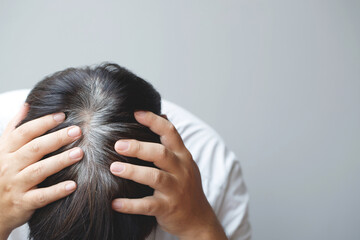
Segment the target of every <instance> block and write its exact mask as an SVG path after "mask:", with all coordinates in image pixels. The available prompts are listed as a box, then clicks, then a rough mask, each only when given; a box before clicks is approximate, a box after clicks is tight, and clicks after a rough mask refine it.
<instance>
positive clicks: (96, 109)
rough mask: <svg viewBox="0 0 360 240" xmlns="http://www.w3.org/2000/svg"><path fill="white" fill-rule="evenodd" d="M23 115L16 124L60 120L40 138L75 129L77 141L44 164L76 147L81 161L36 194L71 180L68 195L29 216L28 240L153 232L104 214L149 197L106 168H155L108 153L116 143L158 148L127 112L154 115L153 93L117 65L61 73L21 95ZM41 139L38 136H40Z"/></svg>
mask: <svg viewBox="0 0 360 240" xmlns="http://www.w3.org/2000/svg"><path fill="white" fill-rule="evenodd" d="M26 102H27V103H29V105H30V109H29V112H28V115H27V117H26V118H25V119H24V120H23V121H22V123H21V124H23V123H25V122H27V121H30V120H33V119H36V118H39V117H41V116H45V115H47V114H52V113H57V112H64V113H65V114H66V120H65V121H64V122H63V123H61V124H60V125H59V126H57V127H56V128H54V129H52V130H50V131H48V132H47V133H50V132H54V131H57V130H59V129H62V128H64V127H67V126H71V125H77V126H79V127H80V128H81V129H82V133H83V134H82V137H81V138H80V139H79V140H77V141H75V142H73V143H72V144H69V145H67V146H65V147H62V148H60V149H59V150H57V151H55V152H53V153H51V154H48V155H47V156H45V157H44V158H47V157H49V156H53V155H56V154H58V153H60V152H63V151H65V150H67V149H70V148H73V147H75V146H79V147H81V148H82V150H83V151H84V157H83V159H82V160H81V161H80V162H78V163H76V164H74V165H72V166H70V167H67V168H66V169H63V170H62V171H60V172H58V173H56V174H54V175H52V176H50V177H48V178H47V179H46V180H44V181H43V182H42V183H41V184H40V185H39V187H47V186H51V185H54V184H56V183H59V182H62V181H65V180H74V181H75V182H76V183H77V189H76V191H75V192H74V193H72V194H71V195H69V196H67V197H65V198H63V199H60V200H58V201H56V202H53V203H51V204H49V205H47V206H45V207H43V208H40V209H37V210H36V211H35V213H34V214H33V216H32V217H31V219H30V220H29V227H30V237H29V238H30V239H34V240H49V239H52V240H62V239H64V240H65V239H67V240H68V239H72V240H75V239H109V240H110V239H130V240H132V239H133V240H139V239H145V238H146V237H147V236H148V235H149V234H150V233H151V231H152V230H153V229H154V228H155V227H156V225H157V222H156V219H155V217H153V216H144V215H131V214H123V213H118V212H116V211H114V210H113V209H112V208H111V202H112V200H113V199H115V198H141V197H145V196H149V195H152V194H153V191H154V190H153V189H152V188H150V187H149V186H146V185H142V184H139V183H136V182H133V181H130V180H126V179H122V178H119V177H116V176H114V175H113V174H112V173H111V172H110V164H111V163H112V162H114V161H122V162H129V163H132V164H137V165H143V166H150V167H155V166H154V165H153V164H152V163H149V162H145V161H142V160H139V159H137V158H131V157H125V156H121V155H119V154H117V153H116V151H115V150H114V144H115V142H116V141H117V140H119V139H126V138H132V139H137V140H140V141H148V142H157V143H160V139H159V136H158V135H156V134H154V133H153V132H152V131H151V130H150V129H149V128H147V127H145V126H143V125H141V124H139V123H138V122H137V121H136V120H135V118H134V111H136V110H146V111H151V112H154V113H155V114H160V113H161V97H160V94H159V93H158V92H157V91H156V90H155V89H154V88H153V86H152V85H151V84H150V83H148V82H146V81H145V80H143V79H141V78H140V77H138V76H136V75H135V74H133V73H131V72H130V71H128V70H126V69H125V68H123V67H120V66H119V65H117V64H113V63H103V64H100V65H98V66H95V67H81V68H68V69H65V70H63V71H59V72H56V73H54V74H52V75H50V76H48V77H46V78H45V79H43V80H42V81H40V82H39V83H38V84H37V85H36V86H35V87H34V88H33V89H32V90H31V92H30V93H29V95H28V97H27V100H26ZM21 124H20V125H21ZM47 133H46V134H47Z"/></svg>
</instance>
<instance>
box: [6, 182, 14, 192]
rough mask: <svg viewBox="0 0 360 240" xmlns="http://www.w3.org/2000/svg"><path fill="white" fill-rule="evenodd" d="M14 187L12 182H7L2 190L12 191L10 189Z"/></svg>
mask: <svg viewBox="0 0 360 240" xmlns="http://www.w3.org/2000/svg"><path fill="white" fill-rule="evenodd" d="M13 189H14V185H13V184H12V183H7V184H5V186H4V192H7V193H9V192H12V190H13Z"/></svg>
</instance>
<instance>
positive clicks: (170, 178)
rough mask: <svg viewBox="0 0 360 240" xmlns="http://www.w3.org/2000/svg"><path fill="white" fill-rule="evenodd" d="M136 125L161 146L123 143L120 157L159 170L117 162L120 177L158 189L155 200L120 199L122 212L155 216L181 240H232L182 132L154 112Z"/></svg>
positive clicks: (117, 201) (117, 147)
mask: <svg viewBox="0 0 360 240" xmlns="http://www.w3.org/2000/svg"><path fill="white" fill-rule="evenodd" d="M135 118H136V120H137V121H138V122H139V123H141V124H143V125H145V126H147V127H149V128H150V129H151V130H152V131H153V132H154V133H156V134H158V135H159V136H160V140H161V143H162V144H158V143H149V142H141V141H137V140H120V141H118V142H117V143H116V144H115V150H116V151H117V152H118V153H120V154H121V155H125V156H129V157H136V158H139V159H142V160H144V161H150V162H153V163H154V164H155V165H156V166H157V167H159V169H156V168H151V167H144V166H137V165H132V164H129V163H122V162H115V163H113V164H112V165H111V167H110V169H111V171H112V173H113V174H114V175H116V176H119V177H122V178H126V179H130V180H133V181H135V182H138V183H141V184H145V185H148V186H150V187H152V188H154V194H153V196H148V197H145V198H141V199H115V200H114V201H113V209H114V210H115V211H118V212H122V213H129V214H141V215H152V216H155V217H156V219H157V222H158V223H159V225H160V226H161V228H162V229H163V230H165V231H167V232H169V233H171V234H173V235H176V236H178V237H179V238H180V239H209V240H210V239H227V238H226V235H225V233H224V231H223V229H222V227H221V225H220V223H219V222H218V220H217V218H216V216H215V213H214V212H213V210H212V208H211V206H210V204H209V202H208V201H207V199H206V197H205V194H204V192H203V189H202V185H201V177H200V172H199V169H198V167H197V165H196V163H195V161H194V160H193V158H192V156H191V154H190V152H189V151H188V150H187V149H186V147H185V145H184V143H183V141H182V139H181V137H180V135H179V133H178V132H177V130H176V128H175V127H174V125H173V124H171V123H170V122H169V121H168V120H167V119H165V118H163V117H160V116H158V115H155V114H154V113H151V112H143V111H140V112H136V113H135Z"/></svg>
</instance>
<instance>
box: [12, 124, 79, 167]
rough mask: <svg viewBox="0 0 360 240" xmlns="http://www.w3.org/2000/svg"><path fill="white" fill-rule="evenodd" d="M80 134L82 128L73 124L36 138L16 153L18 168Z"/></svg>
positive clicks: (38, 158)
mask: <svg viewBox="0 0 360 240" xmlns="http://www.w3.org/2000/svg"><path fill="white" fill-rule="evenodd" d="M80 136H81V129H80V128H79V127H77V126H71V127H67V128H64V129H61V130H58V131H56V132H53V133H49V134H47V135H44V136H41V137H38V138H36V139H34V140H33V141H31V142H29V143H27V144H26V145H25V146H23V147H21V148H20V149H19V150H18V151H17V152H16V153H15V154H17V158H16V160H15V161H17V167H18V169H23V168H25V167H26V166H29V165H30V164H32V163H34V162H36V161H38V160H40V159H41V158H42V157H43V156H45V155H46V154H49V153H51V152H54V151H55V150H58V149H59V148H60V147H62V146H64V145H67V144H69V143H71V142H73V141H75V140H77V139H79V138H80Z"/></svg>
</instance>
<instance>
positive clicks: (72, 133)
mask: <svg viewBox="0 0 360 240" xmlns="http://www.w3.org/2000/svg"><path fill="white" fill-rule="evenodd" d="M80 134H81V130H80V128H79V127H72V128H70V129H69V130H68V135H69V137H72V138H74V137H78V136H80Z"/></svg>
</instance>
